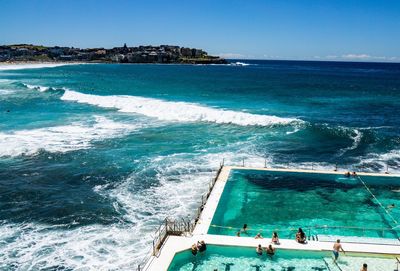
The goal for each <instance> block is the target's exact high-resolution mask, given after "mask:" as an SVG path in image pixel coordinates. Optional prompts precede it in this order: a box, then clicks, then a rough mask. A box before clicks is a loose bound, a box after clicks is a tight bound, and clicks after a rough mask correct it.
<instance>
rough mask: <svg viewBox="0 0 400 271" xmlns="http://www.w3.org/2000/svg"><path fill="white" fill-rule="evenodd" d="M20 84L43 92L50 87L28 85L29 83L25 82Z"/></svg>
mask: <svg viewBox="0 0 400 271" xmlns="http://www.w3.org/2000/svg"><path fill="white" fill-rule="evenodd" d="M22 85H23V86H24V87H26V88H28V89H32V90H38V91H40V92H45V91H48V90H50V89H51V88H50V87H44V86H36V85H30V84H25V83H22Z"/></svg>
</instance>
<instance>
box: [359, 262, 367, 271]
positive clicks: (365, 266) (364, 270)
mask: <svg viewBox="0 0 400 271" xmlns="http://www.w3.org/2000/svg"><path fill="white" fill-rule="evenodd" d="M360 271H368V265H367V264H366V263H364V264H363V266H362V267H361V269H360Z"/></svg>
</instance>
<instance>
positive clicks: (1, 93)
mask: <svg viewBox="0 0 400 271" xmlns="http://www.w3.org/2000/svg"><path fill="white" fill-rule="evenodd" d="M14 92H15V90H12V89H0V95H7V94H12V93H14Z"/></svg>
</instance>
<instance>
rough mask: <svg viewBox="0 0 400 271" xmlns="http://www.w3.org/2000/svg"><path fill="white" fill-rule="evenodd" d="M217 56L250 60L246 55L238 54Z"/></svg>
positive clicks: (220, 54)
mask: <svg viewBox="0 0 400 271" xmlns="http://www.w3.org/2000/svg"><path fill="white" fill-rule="evenodd" d="M217 55H218V56H219V57H222V58H248V57H247V56H246V55H242V54H237V53H219V54H217Z"/></svg>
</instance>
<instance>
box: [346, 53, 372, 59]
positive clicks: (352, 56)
mask: <svg viewBox="0 0 400 271" xmlns="http://www.w3.org/2000/svg"><path fill="white" fill-rule="evenodd" d="M342 58H348V59H369V58H373V57H371V56H370V55H367V54H347V55H342Z"/></svg>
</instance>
